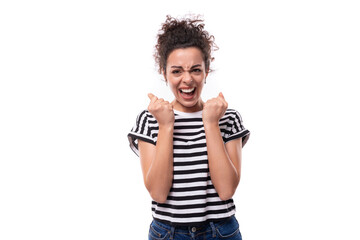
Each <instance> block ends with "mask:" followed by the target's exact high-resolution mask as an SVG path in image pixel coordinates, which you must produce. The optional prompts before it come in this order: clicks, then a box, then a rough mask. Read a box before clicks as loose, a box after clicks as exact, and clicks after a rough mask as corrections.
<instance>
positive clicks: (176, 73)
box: [171, 70, 181, 75]
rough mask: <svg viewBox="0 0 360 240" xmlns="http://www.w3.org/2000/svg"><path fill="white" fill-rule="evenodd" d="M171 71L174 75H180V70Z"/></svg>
mask: <svg viewBox="0 0 360 240" xmlns="http://www.w3.org/2000/svg"><path fill="white" fill-rule="evenodd" d="M171 73H172V74H174V75H180V74H181V71H180V70H172V71H171Z"/></svg>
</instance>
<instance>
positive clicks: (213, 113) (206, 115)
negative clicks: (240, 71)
mask: <svg viewBox="0 0 360 240" xmlns="http://www.w3.org/2000/svg"><path fill="white" fill-rule="evenodd" d="M227 108H228V103H227V102H226V101H225V98H224V95H223V94H222V93H221V92H220V93H219V96H217V97H216V98H212V99H209V100H207V101H206V103H205V104H204V108H203V112H202V118H203V122H204V124H211V123H216V124H219V120H220V119H221V117H222V116H224V114H225V112H226V109H227Z"/></svg>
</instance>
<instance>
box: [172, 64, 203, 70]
mask: <svg viewBox="0 0 360 240" xmlns="http://www.w3.org/2000/svg"><path fill="white" fill-rule="evenodd" d="M196 67H201V64H196V65H194V66H192V67H191V68H190V69H193V68H196ZM171 68H183V67H182V66H171Z"/></svg>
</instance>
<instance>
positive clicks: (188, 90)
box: [181, 88, 195, 93]
mask: <svg viewBox="0 0 360 240" xmlns="http://www.w3.org/2000/svg"><path fill="white" fill-rule="evenodd" d="M194 89H195V88H189V89H181V91H183V92H185V93H190V92H192V91H194Z"/></svg>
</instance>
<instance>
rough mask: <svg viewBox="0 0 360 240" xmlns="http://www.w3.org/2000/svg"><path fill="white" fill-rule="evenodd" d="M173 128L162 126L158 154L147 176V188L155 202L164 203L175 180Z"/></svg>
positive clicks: (158, 141) (158, 138)
mask: <svg viewBox="0 0 360 240" xmlns="http://www.w3.org/2000/svg"><path fill="white" fill-rule="evenodd" d="M173 131H174V130H173V126H164V127H162V126H160V127H159V132H158V137H157V143H156V153H155V158H154V159H153V161H152V163H151V165H150V168H149V170H148V173H147V175H146V180H145V181H146V187H147V189H148V191H149V192H150V195H151V196H152V198H153V199H154V200H155V201H158V202H164V201H166V198H167V196H168V194H169V191H170V188H171V185H172V179H173Z"/></svg>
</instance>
